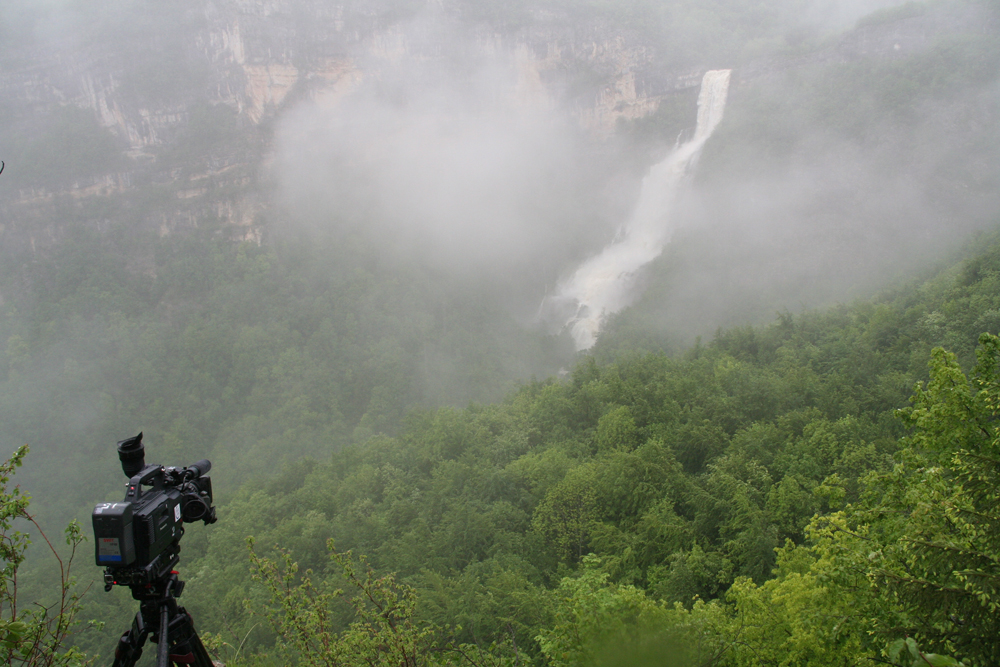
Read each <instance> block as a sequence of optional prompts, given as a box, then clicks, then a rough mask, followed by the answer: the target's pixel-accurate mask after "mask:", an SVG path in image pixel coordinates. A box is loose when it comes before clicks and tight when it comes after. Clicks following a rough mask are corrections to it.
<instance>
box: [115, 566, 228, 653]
mask: <svg viewBox="0 0 1000 667" xmlns="http://www.w3.org/2000/svg"><path fill="white" fill-rule="evenodd" d="M130 588H131V589H132V597H133V598H135V599H136V600H139V612H138V613H137V614H136V615H135V619H134V620H133V621H132V627H131V628H130V629H129V630H127V631H126V632H125V633H123V634H122V636H121V639H119V640H118V647H117V649H116V650H115V661H114V663H113V667H134V665H135V664H136V662H137V661H138V660H139V658H140V657H142V647H143V644H145V643H146V637H147V636H148V635H149V634H150V633H152V635H153V637H152V639H153V641H154V642H156V644H157V662H156V664H157V667H169V666H170V664H171V663H173V664H174V665H191V666H192V667H213V665H212V659H211V658H210V657H209V655H208V651H206V650H205V646H204V644H202V643H201V639H200V638H199V637H198V633H197V632H195V629H194V621H193V620H192V619H191V615H190V614H189V613H187V610H185V609H184V607H180V606H178V605H177V598H178V597H180V595H181V592H182V591H183V590H184V582H183V581H181V580H180V579H178V577H177V573H176V572H171V573H170V574H169V575H167V576H165V577H163V578H162V579H160V580H158V581H155V582H153V583H152V584H150V585H149V586H148V587H147V586H132V587H130ZM154 628H155V629H154Z"/></svg>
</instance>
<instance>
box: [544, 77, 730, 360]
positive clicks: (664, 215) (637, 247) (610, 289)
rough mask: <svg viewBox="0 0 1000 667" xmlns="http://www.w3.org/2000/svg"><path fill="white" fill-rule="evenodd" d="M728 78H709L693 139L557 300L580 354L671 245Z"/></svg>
mask: <svg viewBox="0 0 1000 667" xmlns="http://www.w3.org/2000/svg"><path fill="white" fill-rule="evenodd" d="M729 73H730V70H728V69H723V70H711V71H709V72H706V73H705V76H704V78H703V79H702V81H701V92H700V93H699V95H698V124H697V127H696V129H695V132H694V137H692V138H691V140H690V141H687V142H686V143H684V144H681V145H680V146H678V147H677V148H676V149H675V150H674V151H673V152H672V153H670V154H669V155H668V156H667V157H666V158H665V159H664V160H663V161H662V162H660V163H659V164H656V165H653V167H652V168H651V169H650V170H649V173H648V174H647V175H646V177H645V179H643V182H642V189H641V191H640V194H639V200H638V202H637V203H636V206H635V210H634V211H633V213H632V217H631V219H630V220H629V222H628V224H626V225H625V227H624V229H623V230H622V233H621V234H620V235H619V237H618V238H616V240H615V241H614V242H612V243H611V244H610V245H608V246H606V247H605V248H604V250H602V251H601V252H600V253H599V254H597V255H595V256H593V257H591V258H590V259H588V260H587V261H585V262H584V263H583V264H581V265H580V266H579V268H577V270H576V272H575V273H574V274H573V275H572V277H571V278H570V279H569V280H567V281H565V282H564V283H562V284H560V286H559V288H558V289H557V291H556V294H555V296H554V297H552V298H553V300H554V301H555V302H557V303H561V304H573V306H571V307H573V308H574V312H573V313H572V315H571V316H570V317H569V319H568V320H566V322H565V327H566V328H568V329H569V330H570V333H571V334H572V335H573V339H574V340H575V341H576V349H577V350H586V349H589V348H590V347H592V346H593V345H594V342H595V341H596V340H597V334H598V332H599V331H600V328H601V324H602V322H603V321H604V319H605V318H606V317H607V316H608V315H610V314H612V313H616V312H618V311H619V310H621V309H622V308H624V307H626V306H628V305H629V304H630V303H632V300H633V299H634V298H635V290H634V287H635V277H636V273H637V272H638V270H639V269H640V268H641V267H643V266H645V265H646V264H648V263H649V262H651V261H653V260H654V259H656V258H657V257H659V255H660V253H661V252H663V248H664V246H666V244H667V243H669V242H670V237H671V236H672V235H673V231H674V222H673V220H671V215H670V213H671V208H672V205H673V201H674V196H675V193H676V190H677V186H678V185H679V183H680V182H681V180H682V178H683V177H684V175H685V173H687V170H688V169H689V167H691V165H692V164H693V163H694V161H695V158H696V157H697V156H698V153H699V152H700V151H701V147H702V146H703V145H704V144H705V141H706V140H707V139H708V138H709V137H710V136H711V134H712V131H713V130H714V129H715V127H716V126H717V125H718V124H719V121H721V120H722V113H723V110H724V109H725V106H726V94H727V92H728V90H729Z"/></svg>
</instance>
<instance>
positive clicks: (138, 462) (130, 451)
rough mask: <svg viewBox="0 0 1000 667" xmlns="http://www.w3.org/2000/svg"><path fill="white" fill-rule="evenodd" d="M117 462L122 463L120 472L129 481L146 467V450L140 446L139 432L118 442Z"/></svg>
mask: <svg viewBox="0 0 1000 667" xmlns="http://www.w3.org/2000/svg"><path fill="white" fill-rule="evenodd" d="M118 460H119V461H121V462H122V470H123V471H125V476H126V477H128V478H129V479H131V478H132V477H134V476H136V475H138V474H139V473H140V472H141V471H142V469H143V468H145V467H146V448H145V447H143V446H142V433H141V432H140V433H139V435H137V436H134V437H131V438H126V439H125V440H121V441H119V442H118Z"/></svg>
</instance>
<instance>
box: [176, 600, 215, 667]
mask: <svg viewBox="0 0 1000 667" xmlns="http://www.w3.org/2000/svg"><path fill="white" fill-rule="evenodd" d="M168 633H169V635H168V636H169V637H170V660H171V662H173V663H174V664H175V665H192V667H213V665H212V658H211V657H210V656H209V655H208V651H206V650H205V645H204V644H202V643H201V638H200V637H198V633H197V632H195V629H194V620H193V619H192V618H191V616H190V614H188V613H187V610H185V609H184V607H178V609H177V614H176V615H175V616H174V617H173V618H172V619H171V620H170V627H169V629H168Z"/></svg>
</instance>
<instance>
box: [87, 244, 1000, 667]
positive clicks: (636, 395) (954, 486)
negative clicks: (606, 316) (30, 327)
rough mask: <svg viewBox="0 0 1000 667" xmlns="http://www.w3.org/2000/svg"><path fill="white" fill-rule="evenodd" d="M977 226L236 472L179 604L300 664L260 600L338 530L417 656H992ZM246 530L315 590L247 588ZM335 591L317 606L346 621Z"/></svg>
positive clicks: (802, 660)
mask: <svg viewBox="0 0 1000 667" xmlns="http://www.w3.org/2000/svg"><path fill="white" fill-rule="evenodd" d="M976 246H977V250H976V251H974V252H970V257H969V258H968V259H966V260H963V261H962V262H960V263H958V264H956V265H954V266H951V267H948V268H946V269H944V270H942V271H940V272H939V273H938V274H937V275H935V276H933V277H931V278H929V279H927V280H924V281H918V282H915V283H913V284H911V285H908V286H907V287H904V288H900V289H898V290H895V291H893V292H889V293H886V294H884V295H882V296H881V297H879V298H877V299H875V300H872V301H867V302H859V303H857V304H855V305H852V306H849V307H848V306H843V307H839V308H836V309H833V310H830V311H825V312H814V313H805V314H802V315H794V316H793V315H790V314H785V315H782V316H781V317H779V318H778V320H777V321H775V322H774V323H772V324H771V325H769V326H766V327H759V328H753V327H744V328H737V329H732V330H727V331H721V332H720V333H719V335H718V336H717V337H716V338H715V340H714V341H713V342H712V343H711V344H708V345H705V346H696V347H694V348H692V349H690V350H688V351H687V352H686V353H685V354H684V355H681V356H677V357H668V356H665V355H663V354H648V355H634V356H632V357H624V358H621V359H619V360H618V361H616V362H614V363H605V364H599V363H597V362H596V361H595V360H594V359H593V358H589V359H585V360H584V361H582V362H581V363H580V364H578V365H577V366H576V368H575V369H574V371H573V373H572V374H571V375H570V376H569V377H568V378H566V379H565V380H547V381H535V382H532V383H529V384H527V385H526V386H524V387H522V388H521V389H520V390H518V391H516V392H514V393H512V394H510V395H509V396H508V397H507V398H506V399H505V400H504V401H502V402H501V403H498V404H493V405H481V406H470V407H469V408H466V409H463V410H458V409H454V408H443V409H438V410H425V411H417V412H411V413H410V414H409V416H408V417H407V418H406V419H405V423H404V425H403V427H402V430H401V431H400V433H399V434H398V435H397V436H395V437H389V436H376V437H372V438H369V439H367V440H365V441H364V442H361V443H358V444H356V445H354V446H351V447H347V448H344V449H342V450H340V451H339V452H337V453H335V454H334V455H333V457H332V458H328V457H324V458H319V459H315V460H300V461H298V462H297V463H294V464H292V465H290V466H288V467H286V468H285V469H284V470H283V471H282V472H280V473H279V474H269V475H265V476H263V477H260V478H259V479H256V480H253V481H251V482H249V483H246V484H244V485H243V486H242V487H241V488H240V489H239V490H236V491H232V492H230V493H227V497H226V500H225V502H224V503H222V504H221V505H220V517H221V520H220V522H219V523H218V524H216V525H214V526H211V527H209V528H202V527H200V526H197V527H193V528H192V529H191V530H190V534H189V535H188V536H186V537H185V542H184V561H183V563H182V565H183V571H184V573H185V578H186V579H187V580H188V581H189V585H188V589H187V591H186V592H185V604H186V605H187V606H188V608H189V609H190V610H191V611H192V612H193V614H194V615H195V617H196V618H197V619H198V620H199V626H200V627H201V628H202V629H203V631H204V632H207V633H208V634H207V637H208V639H209V643H210V645H211V646H213V647H215V649H216V650H218V651H219V653H220V656H221V657H222V659H224V660H226V661H228V664H244V663H246V664H288V663H289V662H291V661H294V660H297V659H305V658H308V657H310V656H311V657H312V659H315V660H318V659H319V658H318V657H317V656H318V655H319V653H317V648H316V647H315V646H313V647H310V646H308V645H306V644H303V645H299V644H297V643H296V635H295V628H296V627H298V625H297V623H301V622H302V616H297V617H296V618H294V619H292V618H284V617H283V616H282V612H281V611H280V610H281V607H272V606H271V605H276V604H278V603H279V602H280V599H279V597H280V595H293V596H301V597H302V598H303V599H310V598H309V597H308V595H307V593H309V592H312V593H318V592H319V591H324V590H325V589H326V587H329V586H333V585H344V584H337V582H339V581H340V578H339V577H340V576H342V574H338V573H342V567H343V563H344V560H343V559H344V558H345V556H344V555H343V553H344V552H345V551H346V550H350V551H351V552H353V553H354V554H364V555H365V556H366V557H367V562H368V563H369V564H370V566H371V567H373V568H374V570H375V572H377V573H388V572H392V573H394V577H395V579H391V580H388V582H387V581H386V580H384V579H376V580H375V581H377V582H379V583H378V584H377V585H378V586H382V587H389V586H390V585H392V586H396V589H393V590H397V591H402V592H403V593H406V594H409V595H411V596H413V600H414V607H413V609H412V610H410V611H408V612H405V613H407V614H409V616H408V618H409V619H410V621H411V623H410V625H408V626H407V627H409V628H410V630H407V632H410V633H411V635H412V638H413V639H412V641H413V642H414V643H413V646H414V647H415V648H414V650H415V651H417V654H418V659H417V661H418V663H419V664H424V663H425V662H428V661H430V662H433V661H436V660H444V661H454V662H458V661H461V660H462V659H464V658H461V653H460V652H457V651H466V652H468V651H484V652H486V653H491V654H492V656H493V659H495V660H499V661H501V662H504V661H511V664H515V663H518V662H532V661H540V662H543V663H544V664H555V665H562V664H567V665H570V664H598V663H599V664H627V663H628V662H630V661H633V660H637V661H640V662H641V661H642V660H643V659H647V658H648V659H649V660H650V662H649V663H648V664H662V662H657V660H661V658H656V660H654V659H653V657H655V656H657V655H661V656H662V652H663V651H668V652H670V651H673V652H675V653H676V661H677V662H678V664H686V663H687V662H693V663H694V664H716V663H718V664H762V663H763V664H772V663H773V664H844V663H845V662H850V663H853V662H863V661H865V660H869V659H871V660H881V659H883V658H884V654H883V653H882V651H883V650H884V649H886V648H887V647H888V646H889V645H890V644H892V643H893V642H894V641H895V640H901V639H905V638H906V637H912V638H913V639H915V641H916V642H917V645H918V646H919V648H920V650H922V651H924V652H925V653H927V652H933V653H935V654H946V655H952V656H956V657H958V658H961V659H963V660H965V662H966V664H970V665H973V664H975V665H979V664H982V665H987V664H992V663H993V661H995V660H996V657H997V656H996V643H995V637H996V633H997V628H996V627H995V614H994V613H993V611H992V609H993V606H994V605H995V604H996V593H995V591H996V569H995V568H996V566H997V558H998V553H997V546H998V545H997V543H996V538H995V530H996V522H997V518H996V517H995V493H996V483H995V482H996V474H997V472H996V468H995V460H994V457H995V456H996V453H995V452H994V449H995V448H996V447H997V445H996V442H997V434H996V426H995V417H996V412H995V411H996V410H997V400H998V399H997V396H998V391H1000V386H998V385H1000V379H998V372H1000V371H998V369H1000V339H997V338H996V337H994V336H991V335H986V334H984V335H982V336H979V335H978V333H977V332H981V331H982V330H984V329H985V330H996V329H997V328H998V323H996V322H993V321H988V319H987V318H990V317H993V318H996V317H998V315H997V313H1000V288H998V285H1000V242H998V241H997V239H995V238H992V237H987V238H981V239H977V242H976ZM977 341H978V347H977ZM937 345H944V346H946V347H947V348H949V349H950V350H952V351H953V353H952V352H944V351H942V350H941V349H940V348H938V349H932V348H933V347H934V346H937ZM928 367H929V368H930V372H929V373H928V370H927V369H928ZM963 368H964V369H966V371H967V372H969V373H970V378H971V380H968V381H967V380H966V378H965V375H964V374H963ZM921 378H928V379H929V381H927V382H926V383H925V384H923V385H921V386H920V387H918V389H917V390H916V393H914V394H913V396H912V398H911V400H910V404H911V405H910V407H909V408H905V409H903V410H900V408H902V407H904V406H906V405H907V398H908V397H910V394H911V393H913V383H914V381H916V380H919V379H921ZM250 535H253V536H254V538H255V541H256V545H257V546H256V547H255V551H256V553H257V556H256V558H257V559H258V560H257V561H256V562H257V564H258V567H259V568H260V569H259V572H260V573H263V575H264V576H263V582H264V583H266V582H267V581H268V576H270V577H271V581H272V583H274V584H277V582H279V581H280V574H281V569H280V567H276V568H275V566H274V561H267V560H263V561H262V560H260V559H261V558H264V559H267V558H269V557H270V558H272V559H273V558H275V557H276V556H275V554H276V552H274V550H273V549H274V548H275V547H276V546H277V547H280V550H281V551H286V550H287V552H288V553H289V554H291V557H293V558H294V560H295V561H296V562H297V563H298V564H299V572H304V571H306V570H307V569H308V570H310V571H311V572H312V573H313V574H312V575H311V576H312V578H313V579H314V580H316V581H317V582H318V583H317V587H318V588H316V589H315V590H311V591H292V592H291V593H288V592H286V591H285V589H284V588H282V587H281V586H280V585H279V586H276V588H275V590H276V591H277V594H276V597H275V599H274V600H271V601H269V597H268V594H267V588H266V587H264V586H262V585H261V583H255V582H254V578H253V577H251V568H250V567H249V561H248V559H247V558H246V556H245V554H246V553H247V551H246V548H247V547H246V538H247V536H250ZM328 540H332V543H333V544H334V545H335V548H336V549H337V552H335V553H336V554H337V557H336V558H334V559H333V560H330V558H329V557H328V544H327V542H328ZM347 557H348V558H349V556H347ZM278 562H279V563H280V558H279V561H278ZM349 564H350V562H349ZM269 567H271V568H272V569H268V568H269ZM351 571H352V572H353V571H354V570H351ZM362 571H363V570H362ZM269 573H270V575H269ZM361 583H362V584H364V583H365V582H361ZM368 585H369V587H371V586H375V584H371V583H370V582H369V583H368ZM123 593H125V591H121V590H119V591H116V594H115V596H104V594H103V593H100V592H94V591H92V592H90V593H89V594H88V596H87V598H86V599H85V604H86V605H87V607H86V609H89V610H90V613H94V611H95V610H96V609H101V608H102V607H104V606H105V605H106V604H107V603H108V600H109V599H110V598H113V597H116V596H117V597H120V598H122V599H125V598H126V597H127V594H126V595H122V594H123ZM317 599H319V600H320V601H321V602H322V600H323V599H324V598H317ZM376 599H378V598H377V596H376ZM300 602H301V600H300ZM327 602H330V600H327ZM342 602H343V601H342V600H340V599H339V598H334V599H333V602H332V603H331V604H332V606H331V607H330V609H329V616H328V618H327V622H328V623H329V627H332V628H337V627H345V628H346V627H347V624H348V623H350V622H351V620H352V618H353V615H354V613H355V612H354V610H353V608H352V607H351V606H350V605H349V604H347V603H346V602H343V603H342ZM124 606H125V607H127V606H128V605H127V603H126V604H125V605H124ZM269 608H271V609H272V611H274V610H275V609H278V610H279V611H278V613H277V615H276V620H275V624H276V626H277V627H278V628H282V635H281V636H282V637H283V641H280V642H277V643H276V634H275V632H276V630H275V629H274V627H272V626H271V625H270V624H269V623H267V622H264V618H265V617H266V614H267V610H268V609H269ZM309 608H310V607H309V604H305V605H302V606H294V607H292V609H293V610H295V612H294V613H295V614H300V615H304V614H306V610H308V609H309ZM395 609H396V610H397V611H399V609H404V610H405V609H406V607H405V605H403V606H401V607H397V608H395ZM286 612H287V613H288V614H292V612H291V611H287V609H286ZM399 613H403V612H399ZM99 617H101V618H104V619H108V620H109V621H110V619H113V618H116V617H118V618H120V622H121V623H122V625H123V626H124V624H125V622H126V621H127V616H124V615H123V614H122V613H121V612H115V610H113V609H104V610H103V611H102V612H101V613H100V614H99ZM282 623H285V625H282ZM112 625H113V622H112ZM366 627H367V626H366ZM399 627H403V626H402V625H400V626H399ZM109 629H111V630H114V629H115V628H109ZM327 631H328V632H333V631H332V630H327ZM356 631H358V629H357V628H354V630H351V631H348V632H347V633H346V634H345V635H344V636H342V637H341V639H340V641H341V642H346V641H348V640H349V639H350V638H351V637H352V636H353V635H352V634H351V633H352V632H356ZM385 631H386V632H389V630H385ZM392 631H393V632H402V630H399V629H397V630H392ZM317 632H318V631H317ZM358 632H359V631H358ZM373 632H374V631H373ZM78 639H79V640H80V642H82V643H84V644H86V643H87V642H89V641H94V642H95V644H94V645H93V646H88V647H87V648H90V649H91V650H93V651H95V652H100V651H101V649H100V644H102V643H104V644H105V645H106V642H109V641H113V638H112V637H109V636H106V635H101V636H99V639H97V640H95V639H90V640H88V639H87V638H86V636H85V635H84V636H80V637H79V638H78ZM355 639H356V638H355ZM362 643H363V642H362ZM623 645H624V646H626V647H627V648H625V649H623V648H622V646H623ZM350 646H354V645H353V644H351V645H350ZM448 646H451V648H448ZM236 647H240V648H241V650H240V652H239V655H236ZM463 647H464V648H463ZM904 648H905V647H904ZM355 649H356V650H357V651H358V652H359V653H358V654H359V655H360V654H361V652H363V651H362V649H361V648H359V647H358V646H355ZM331 650H332V649H331ZM605 651H611V654H614V656H616V657H614V660H619V661H621V660H624V662H614V660H612V657H609V656H608V655H605V654H604V652H605ZM622 651H625V653H622ZM320 653H321V652H320ZM611 654H609V655H611ZM905 654H906V655H908V653H905ZM331 655H332V654H331ZM644 655H645V656H646V658H643V657H642V656H644ZM602 656H603V657H602ZM623 656H625V657H623ZM880 656H882V657H880ZM626 657H627V659H626ZM472 658H473V656H470V659H472ZM346 659H347V658H344V660H346ZM387 659H388V658H387ZM484 659H485V658H484ZM595 661H596V662H595ZM609 661H611V662H609ZM316 664H321V663H316ZM322 664H326V663H322ZM338 664H340V663H338ZM393 664H395V663H393ZM400 664H402V663H400ZM668 664H671V663H668ZM942 664H944V663H942Z"/></svg>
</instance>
